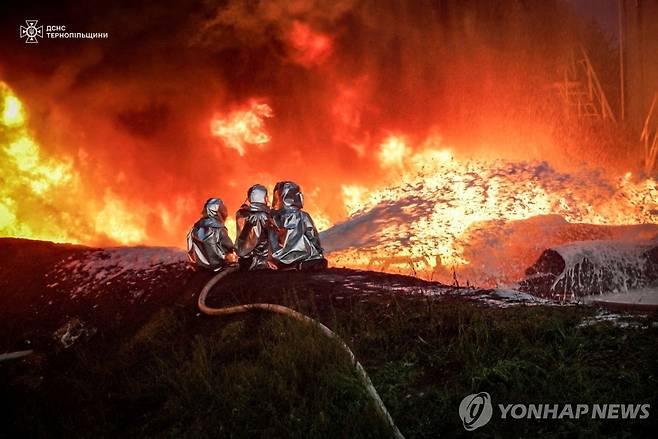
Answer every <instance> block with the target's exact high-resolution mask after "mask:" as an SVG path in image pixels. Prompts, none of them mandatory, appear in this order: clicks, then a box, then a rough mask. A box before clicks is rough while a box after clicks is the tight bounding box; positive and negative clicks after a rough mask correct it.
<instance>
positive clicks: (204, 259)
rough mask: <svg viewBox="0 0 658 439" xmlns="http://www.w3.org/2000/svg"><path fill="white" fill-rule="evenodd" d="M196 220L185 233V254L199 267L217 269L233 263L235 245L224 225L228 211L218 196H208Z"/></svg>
mask: <svg viewBox="0 0 658 439" xmlns="http://www.w3.org/2000/svg"><path fill="white" fill-rule="evenodd" d="M201 215H202V217H201V219H199V221H197V222H196V223H195V224H194V226H193V227H192V230H190V233H188V234H187V254H188V256H189V258H190V261H191V262H192V263H193V264H194V265H195V266H196V267H200V268H205V269H208V270H213V271H219V270H221V269H222V268H224V267H226V266H227V265H231V264H235V262H236V259H237V257H236V255H235V247H234V246H233V242H232V241H231V238H230V237H229V236H228V231H227V230H226V226H225V225H224V221H226V217H227V215H228V212H227V210H226V206H225V205H224V202H223V201H222V200H221V199H219V198H209V199H208V201H206V204H205V205H204V206H203V210H202V211H201Z"/></svg>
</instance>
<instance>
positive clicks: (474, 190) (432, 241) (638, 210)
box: [328, 136, 658, 281]
mask: <svg viewBox="0 0 658 439" xmlns="http://www.w3.org/2000/svg"><path fill="white" fill-rule="evenodd" d="M437 145H440V140H437V139H428V140H427V141H426V142H425V143H424V145H423V146H422V147H421V148H420V149H418V150H416V151H417V152H414V153H412V152H411V151H413V150H414V149H412V148H411V147H409V146H407V145H406V144H405V142H404V140H403V139H402V138H400V137H395V136H394V137H390V138H388V139H386V140H384V142H383V143H382V145H381V151H380V156H379V158H380V165H381V166H382V167H384V168H388V167H390V166H392V165H395V166H396V167H397V168H398V169H399V170H400V175H396V176H395V177H394V178H392V179H391V181H390V185H389V186H385V187H382V188H379V189H372V188H370V189H369V188H366V187H359V186H344V187H343V195H344V198H345V205H346V207H347V208H348V209H349V211H350V220H349V221H347V222H345V223H343V224H340V225H338V226H336V227H335V228H334V229H332V230H330V231H329V235H328V239H329V240H330V242H331V243H332V246H333V247H337V251H334V252H332V261H333V262H334V263H335V264H338V265H346V266H353V267H361V268H363V267H373V266H374V268H377V267H378V266H382V265H385V267H386V268H387V269H389V270H394V271H395V270H399V269H400V267H399V266H400V265H403V266H404V267H403V268H404V269H406V270H407V271H410V270H409V266H408V265H413V266H414V267H417V271H418V272H424V273H425V274H432V272H435V273H434V274H438V275H439V276H440V275H444V276H443V278H444V279H445V274H446V271H450V270H456V271H459V270H461V269H462V268H463V267H464V266H468V265H469V264H471V262H472V261H471V260H470V257H469V256H468V255H467V251H466V248H467V247H469V246H471V245H472V241H474V240H475V239H476V238H480V237H481V236H480V235H481V232H482V230H483V229H485V230H486V229H489V228H498V229H500V228H501V227H503V226H505V225H506V224H507V223H510V222H514V221H516V220H525V219H529V218H533V217H536V216H542V215H559V216H560V217H562V218H563V219H564V220H566V221H568V222H570V223H587V224H595V225H628V224H647V223H651V224H655V223H658V184H657V182H656V181H655V180H653V179H639V180H634V179H633V176H632V174H631V173H630V172H629V173H626V174H625V175H623V176H619V177H617V178H609V177H604V176H602V175H600V173H598V172H595V171H593V170H588V169H583V170H581V171H580V172H577V173H573V174H567V173H561V172H557V171H556V170H554V169H553V168H551V167H550V165H549V164H548V163H546V162H536V163H530V162H506V161H493V162H492V161H477V160H469V161H460V160H457V159H456V158H455V157H454V156H453V155H452V153H451V151H450V150H449V149H446V148H437ZM363 221H367V222H368V223H369V224H370V225H369V226H365V227H364V226H363V225H362V222H363ZM353 229H354V230H353ZM536 229H537V230H536V232H535V233H536V235H541V233H542V232H543V231H542V230H541V227H536ZM341 235H342V236H341ZM536 235H533V236H531V235H530V234H528V236H527V239H529V240H531V239H539V243H540V245H541V244H542V243H545V242H546V240H544V241H541V239H542V238H541V237H539V238H538V237H537V236H536ZM594 237H595V236H590V237H589V238H594ZM649 237H651V236H649ZM580 238H581V239H587V238H588V236H581V237H580ZM544 239H545V238H544ZM479 244H480V245H481V248H480V249H479V250H480V251H483V252H486V251H490V248H488V247H487V246H486V244H484V243H482V242H479ZM543 249H544V248H542V247H539V248H537V249H536V250H535V251H534V253H533V254H531V255H525V257H526V259H525V263H526V264H528V265H526V266H521V267H517V272H518V271H521V272H522V270H523V269H524V268H526V267H527V266H529V264H531V263H532V262H533V260H534V258H536V257H537V256H539V253H540V252H541V251H542V250H543ZM511 251H513V250H511ZM471 253H472V252H471ZM391 256H394V258H393V259H391ZM507 256H508V257H510V258H512V257H514V256H515V255H513V254H509V255H507ZM396 266H397V267H396ZM437 269H438V270H439V272H438V273H436V270H437ZM478 280H480V281H482V279H478Z"/></svg>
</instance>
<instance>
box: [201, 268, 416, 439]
mask: <svg viewBox="0 0 658 439" xmlns="http://www.w3.org/2000/svg"><path fill="white" fill-rule="evenodd" d="M237 270H238V267H230V268H227V269H226V270H223V271H221V272H219V273H218V274H216V275H215V276H214V277H213V278H212V279H210V280H209V281H208V283H206V285H205V286H204V287H203V289H202V290H201V293H200V294H199V300H198V305H199V309H200V310H201V312H202V313H204V314H208V315H211V316H219V315H221V316H226V315H231V314H240V313H245V312H248V311H256V310H260V311H268V312H272V313H276V314H283V315H286V316H288V317H291V318H293V319H295V320H298V321H300V322H302V323H305V324H308V325H311V326H313V327H314V328H316V329H318V330H319V331H320V332H321V333H322V334H324V335H325V336H327V337H329V338H330V339H332V340H334V341H336V342H337V343H338V344H339V345H340V347H341V348H342V349H343V350H344V351H345V352H346V353H347V355H348V356H349V358H350V362H351V363H352V365H353V366H354V368H355V370H356V373H357V376H358V377H359V380H360V381H361V383H362V384H363V386H364V387H365V388H366V392H367V393H368V396H369V397H370V399H371V400H372V402H373V404H374V405H375V409H376V410H377V413H378V414H379V415H380V416H381V418H382V419H383V420H384V421H385V423H386V424H387V425H388V426H389V427H390V429H391V432H392V434H393V436H394V437H395V438H398V439H404V436H403V435H402V433H400V430H399V429H398V427H397V426H396V425H395V422H394V421H393V418H392V417H391V415H390V413H389V412H388V410H387V409H386V406H385V405H384V402H383V401H382V399H381V398H380V397H379V394H378V393H377V390H376V389H375V386H373V384H372V381H370V377H368V374H367V373H366V371H365V369H364V368H363V366H361V363H359V362H358V361H357V359H356V356H355V355H354V353H353V352H352V350H351V349H350V348H349V347H348V346H347V344H346V343H345V342H344V341H343V340H342V339H341V338H340V337H339V336H338V335H337V334H336V333H335V332H333V331H332V330H331V329H329V328H327V327H326V326H325V325H323V324H322V323H320V322H318V321H317V320H315V319H312V318H311V317H309V316H307V315H304V314H302V313H300V312H298V311H295V310H294V309H291V308H288V307H286V306H282V305H275V304H271V303H248V304H245V305H235V306H227V307H224V308H210V307H209V306H207V305H206V298H207V297H208V293H209V292H210V290H211V289H212V288H213V287H214V286H215V285H216V284H217V282H219V281H220V280H221V279H222V278H223V277H225V276H226V275H228V274H229V273H233V272H235V271H237Z"/></svg>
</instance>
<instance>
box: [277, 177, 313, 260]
mask: <svg viewBox="0 0 658 439" xmlns="http://www.w3.org/2000/svg"><path fill="white" fill-rule="evenodd" d="M303 207H304V196H303V195H302V192H301V190H300V188H299V185H298V184H296V183H293V182H292V181H282V182H279V183H277V184H276V186H275V187H274V197H273V201H272V230H271V231H270V245H271V249H272V260H273V261H274V262H275V263H276V265H277V267H278V268H300V269H303V268H304V267H305V266H315V267H320V268H324V267H326V260H325V259H324V256H323V254H322V253H323V251H322V246H321V245H320V237H319V235H318V231H317V229H316V228H315V224H313V219H311V216H310V215H309V214H308V213H306V212H304V211H303V210H302V208H303ZM313 261H316V262H313Z"/></svg>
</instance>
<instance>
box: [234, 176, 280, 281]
mask: <svg viewBox="0 0 658 439" xmlns="http://www.w3.org/2000/svg"><path fill="white" fill-rule="evenodd" d="M270 222H271V218H270V208H269V206H268V204H267V188H266V187H265V186H262V185H260V184H256V185H254V186H252V187H251V188H249V191H247V200H246V201H245V203H244V204H243V205H242V206H241V207H240V209H239V210H238V212H237V213H236V214H235V223H236V235H235V236H236V239H235V244H236V247H237V253H238V257H239V258H240V266H241V267H244V268H247V269H249V270H262V269H268V268H275V267H274V266H273V265H272V264H271V263H270V261H269V254H270V243H269V228H270Z"/></svg>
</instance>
